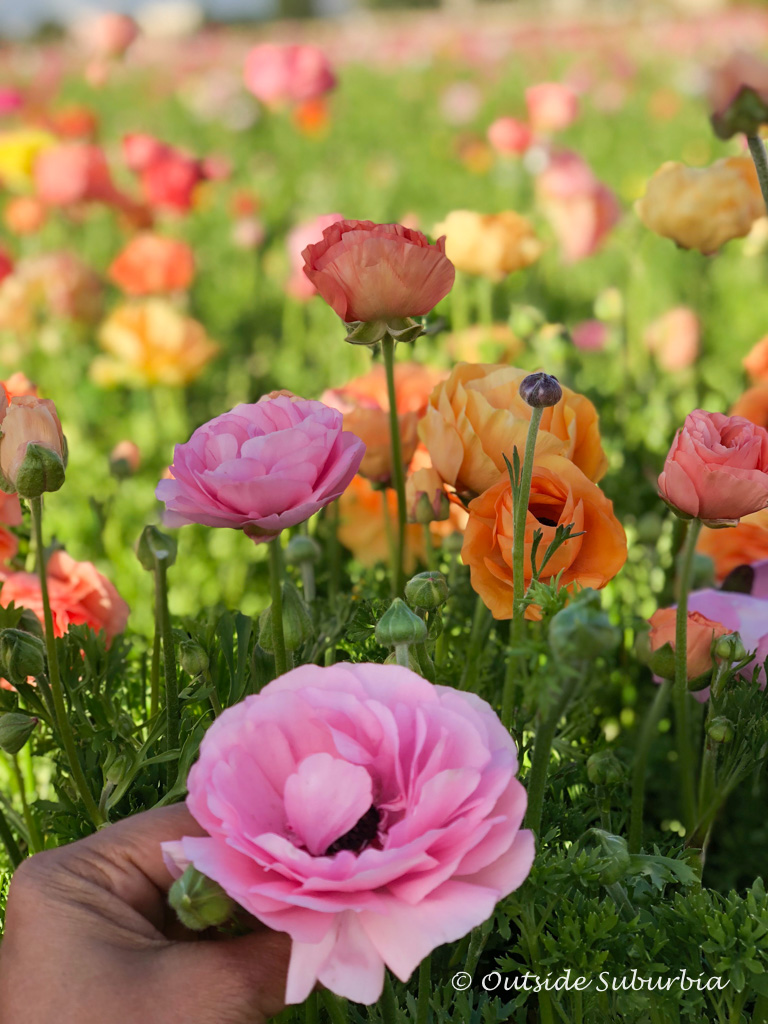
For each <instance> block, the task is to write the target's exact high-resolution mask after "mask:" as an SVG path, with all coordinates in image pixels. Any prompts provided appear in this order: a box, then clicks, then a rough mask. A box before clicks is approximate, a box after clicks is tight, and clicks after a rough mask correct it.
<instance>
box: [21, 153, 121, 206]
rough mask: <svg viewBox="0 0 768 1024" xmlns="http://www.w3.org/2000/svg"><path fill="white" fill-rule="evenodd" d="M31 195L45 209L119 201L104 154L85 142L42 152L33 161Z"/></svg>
mask: <svg viewBox="0 0 768 1024" xmlns="http://www.w3.org/2000/svg"><path fill="white" fill-rule="evenodd" d="M35 192H36V194H37V198H38V199H39V200H40V201H41V202H42V203H45V204H46V205H47V206H69V205H71V204H72V203H86V202H107V203H109V202H118V201H119V200H120V198H121V197H120V194H119V193H118V191H117V189H116V188H115V185H114V183H113V181H112V175H111V173H110V170H109V165H108V164H107V159H106V157H105V156H104V153H103V152H102V150H101V149H100V148H99V147H98V146H94V145H91V144H90V143H87V142H66V143H63V144H62V145H59V146H55V147H53V148H51V149H46V150H45V151H44V152H42V153H41V154H40V156H39V157H38V158H37V160H36V161H35Z"/></svg>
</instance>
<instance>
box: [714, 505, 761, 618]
mask: <svg viewBox="0 0 768 1024" xmlns="http://www.w3.org/2000/svg"><path fill="white" fill-rule="evenodd" d="M696 547H697V550H698V551H701V552H702V553H703V554H705V555H709V557H710V558H711V559H712V560H713V562H714V563H715V576H716V577H717V579H718V580H722V579H725V577H726V576H727V575H728V573H729V572H732V571H733V570H734V569H735V568H736V567H737V566H739V565H751V564H752V563H753V562H760V561H762V560H763V559H765V558H768V508H764V509H761V510H760V511H759V512H753V513H752V514H751V515H748V516H744V518H743V519H741V520H740V521H739V525H738V526H734V527H733V529H730V530H708V529H706V527H705V528H704V529H703V530H702V531H701V534H700V535H699V542H698V544H697V546H696ZM766 632H768V629H767V630H766Z"/></svg>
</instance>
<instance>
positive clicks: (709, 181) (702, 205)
mask: <svg viewBox="0 0 768 1024" xmlns="http://www.w3.org/2000/svg"><path fill="white" fill-rule="evenodd" d="M635 209H636V210H637V214H638V216H639V217H640V220H641V221H642V222H643V224H645V226H646V227H647V228H650V230H651V231H654V232H655V233H656V234H657V235H661V236H662V238H671V239H672V241H673V242H676V243H677V244H678V245H679V246H681V247H682V248H683V249H698V250H699V252H703V253H705V254H709V253H713V252H717V250H718V249H719V248H720V247H721V246H722V245H725V243H726V242H729V241H730V240H731V239H732V238H743V237H744V236H745V235H748V234H749V232H750V229H751V228H752V225H753V223H754V222H755V221H756V220H757V218H758V217H761V216H763V215H764V214H765V203H764V202H763V198H762V195H761V194H760V186H759V184H758V181H757V174H756V172H755V169H754V166H753V165H752V161H751V159H750V158H749V157H747V156H731V157H726V158H725V159H723V160H716V161H715V162H714V163H713V164H712V165H711V166H710V167H686V165H685V164H681V163H676V162H674V161H670V162H668V163H665V164H662V166H661V167H660V168H659V169H658V171H656V173H655V174H654V175H653V177H651V178H650V180H649V181H648V184H647V186H646V190H645V195H644V196H643V198H642V199H639V200H638V202H637V204H636V207H635Z"/></svg>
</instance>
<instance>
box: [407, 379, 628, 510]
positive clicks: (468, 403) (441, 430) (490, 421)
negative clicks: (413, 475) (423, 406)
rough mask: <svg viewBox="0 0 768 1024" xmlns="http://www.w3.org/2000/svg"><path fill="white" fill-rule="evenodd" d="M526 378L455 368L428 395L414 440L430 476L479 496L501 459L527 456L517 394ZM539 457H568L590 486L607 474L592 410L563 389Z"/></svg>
mask: <svg viewBox="0 0 768 1024" xmlns="http://www.w3.org/2000/svg"><path fill="white" fill-rule="evenodd" d="M527 374H528V371H527V370H519V369H517V368H516V367H513V366H499V365H496V364H480V365H474V366H473V365H469V364H468V363H459V365H458V366H456V367H455V368H454V370H453V372H452V373H451V375H450V376H449V377H448V379H447V380H445V381H444V382H443V383H442V384H438V386H437V387H436V388H435V390H434V391H433V392H432V394H431V396H430V399H429V405H428V406H427V411H426V413H425V415H424V418H423V419H422V420H421V422H420V424H419V436H420V437H421V440H422V441H423V442H424V444H425V445H426V446H427V448H428V450H429V454H430V458H431V459H432V463H433V465H434V467H435V469H436V470H437V471H438V473H440V475H441V476H442V478H443V480H444V481H445V482H446V483H447V484H450V485H451V486H453V487H455V488H456V489H457V490H458V491H459V493H465V492H469V493H471V494H472V493H473V494H480V493H481V492H482V491H485V490H487V488H488V487H490V486H491V485H492V484H495V483H496V481H497V480H498V479H499V477H500V476H506V475H507V469H506V465H505V463H504V455H506V456H507V458H509V459H511V458H512V452H513V450H514V448H515V447H517V449H518V451H519V452H523V451H524V449H525V439H526V436H527V433H528V423H529V421H530V418H531V407H530V406H529V405H527V404H526V403H525V402H524V401H523V399H522V398H521V397H520V395H519V394H518V388H519V386H520V383H521V381H522V380H523V378H524V377H525V376H527ZM536 452H537V455H545V454H554V455H565V456H566V457H567V458H569V459H571V461H572V462H573V463H574V464H575V465H576V466H578V467H579V468H580V469H581V470H582V471H583V472H584V473H585V474H586V475H587V476H588V477H589V478H590V479H592V480H599V479H600V478H601V477H602V476H603V474H604V473H605V471H606V469H607V467H608V461H607V459H606V456H605V453H604V451H603V448H602V444H601V441H600V430H599V425H598V418H597V412H596V410H595V407H594V405H593V404H592V402H590V401H589V399H588V398H585V397H584V396H583V395H580V394H578V393H577V392H575V391H571V389H570V388H567V387H563V397H562V399H561V400H560V401H559V402H558V403H557V405H554V406H551V407H550V408H548V409H545V410H544V414H543V416H542V420H541V427H540V429H539V434H538V439H537V442H536Z"/></svg>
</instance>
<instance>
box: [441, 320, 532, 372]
mask: <svg viewBox="0 0 768 1024" xmlns="http://www.w3.org/2000/svg"><path fill="white" fill-rule="evenodd" d="M442 347H443V348H444V350H445V351H446V352H447V353H448V355H449V356H450V357H451V359H452V360H453V361H454V362H457V363H458V362H460V363H511V362H512V361H513V360H514V359H515V358H516V356H518V355H519V354H520V352H521V351H522V349H523V343H522V341H521V340H520V338H519V337H518V336H517V335H516V334H515V332H514V331H513V330H512V328H511V327H510V326H509V325H508V324H473V325H472V326H471V327H465V328H464V330H462V331H454V332H453V333H452V334H447V335H446V336H445V338H444V340H443V345H442Z"/></svg>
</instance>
